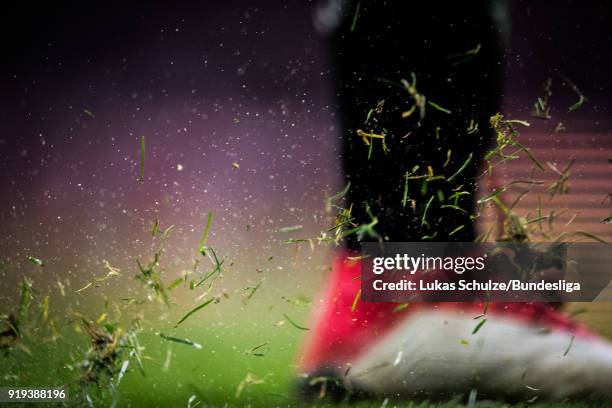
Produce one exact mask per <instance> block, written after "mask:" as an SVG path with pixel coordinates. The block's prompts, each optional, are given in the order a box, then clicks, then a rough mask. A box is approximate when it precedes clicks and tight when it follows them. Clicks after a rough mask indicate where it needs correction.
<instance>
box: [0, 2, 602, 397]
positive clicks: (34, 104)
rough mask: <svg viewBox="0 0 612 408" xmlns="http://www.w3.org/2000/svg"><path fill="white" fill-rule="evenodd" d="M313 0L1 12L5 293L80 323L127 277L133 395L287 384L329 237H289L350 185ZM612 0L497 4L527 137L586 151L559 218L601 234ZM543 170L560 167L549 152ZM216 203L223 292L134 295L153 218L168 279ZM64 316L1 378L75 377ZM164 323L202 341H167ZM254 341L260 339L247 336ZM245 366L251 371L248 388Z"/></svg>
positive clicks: (321, 221)
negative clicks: (313, 240) (312, 242)
mask: <svg viewBox="0 0 612 408" xmlns="http://www.w3.org/2000/svg"><path fill="white" fill-rule="evenodd" d="M317 6H320V3H313V2H308V1H284V2H283V1H269V2H256V1H233V0H232V1H227V2H224V3H223V4H222V5H220V4H217V3H215V4H213V3H211V2H199V3H198V2H184V3H180V4H171V3H167V2H127V3H126V2H123V3H119V2H116V3H113V2H110V3H108V2H105V3H104V4H97V3H96V4H84V3H76V2H59V3H53V4H51V3H40V4H35V3H23V4H20V5H17V6H16V5H13V8H11V9H8V8H6V9H5V10H4V12H3V24H2V27H0V31H1V39H0V41H1V42H2V54H3V57H2V64H0V83H1V89H2V92H1V93H0V191H2V196H1V198H0V225H1V226H2V234H1V235H0V277H1V279H2V280H1V283H0V302H1V303H2V304H3V305H5V306H3V307H2V310H1V311H2V312H3V313H5V312H6V313H8V312H10V310H12V309H14V308H15V307H16V306H13V305H17V304H18V302H19V299H18V297H19V290H18V287H19V282H20V281H21V278H22V276H24V275H25V276H28V277H29V278H30V279H31V280H32V281H33V283H34V288H35V289H36V291H37V292H38V294H39V295H40V296H39V298H42V296H44V295H48V296H49V304H50V309H49V310H50V314H52V315H53V316H56V319H57V320H58V321H64V322H67V323H66V324H68V325H71V324H72V325H73V323H72V321H71V318H70V316H72V315H73V314H74V313H80V314H83V315H86V316H88V317H90V318H92V319H94V320H95V319H97V318H99V316H101V314H102V313H109V314H111V311H110V309H112V308H111V307H109V304H112V303H113V302H121V299H123V300H124V303H126V304H127V305H126V304H124V305H123V306H122V309H121V310H122V311H123V312H122V313H132V314H134V315H138V316H140V317H141V318H142V319H143V320H144V321H146V322H147V323H148V325H149V326H148V327H149V329H146V330H145V332H144V333H143V335H142V340H141V343H142V344H143V345H145V347H146V349H145V352H144V354H145V355H146V356H147V360H146V361H145V368H146V371H147V373H146V374H147V377H143V376H142V375H141V374H140V373H138V372H137V371H136V370H135V369H134V370H133V369H132V368H130V370H129V372H128V374H129V375H127V376H126V378H125V380H124V382H123V383H122V385H121V388H120V391H121V395H122V398H123V399H124V402H125V401H129V402H131V403H132V404H133V405H134V406H153V405H155V404H161V405H163V403H164V401H165V402H166V403H170V402H172V401H177V400H180V401H187V399H188V398H189V396H190V395H197V396H198V398H200V399H202V400H203V401H208V402H212V403H222V402H224V401H227V400H230V401H234V402H235V403H239V402H245V401H247V402H249V403H253V404H258V403H259V404H264V405H265V404H267V403H269V401H274V402H277V403H279V404H280V403H281V402H282V401H283V399H284V398H285V399H286V398H288V395H289V392H290V391H289V385H290V384H291V382H292V375H293V373H294V370H295V361H296V360H295V355H296V352H297V349H298V345H299V342H300V339H301V338H302V336H303V334H304V331H303V330H300V329H298V328H296V327H294V326H292V325H291V324H289V323H288V322H287V319H286V318H285V315H286V316H290V317H291V318H292V320H294V321H295V322H297V323H298V324H300V325H304V326H307V325H308V319H309V314H310V311H311V309H312V306H313V303H314V304H315V305H316V303H317V291H318V289H319V288H320V286H321V284H322V282H323V281H324V277H325V275H326V272H327V271H328V265H329V261H330V258H331V256H332V252H333V248H332V247H329V246H323V245H316V246H315V248H314V250H312V249H311V248H310V246H309V245H308V244H307V243H306V244H287V243H285V242H284V241H285V240H287V239H289V238H310V237H314V236H316V235H318V234H319V232H320V231H321V230H323V229H325V228H326V227H328V226H329V225H330V223H331V222H332V220H330V218H329V215H327V214H326V213H325V200H326V198H327V197H329V196H331V195H333V194H335V193H336V192H337V191H339V190H340V189H341V188H342V186H343V182H342V174H341V163H340V161H339V159H338V151H339V140H340V138H341V137H343V135H341V134H339V131H338V129H339V124H338V123H337V119H336V106H335V105H336V99H335V93H336V90H335V88H334V85H335V84H334V80H333V78H334V76H333V73H334V67H333V66H332V64H331V62H330V61H331V58H330V53H331V52H332V51H331V49H330V46H329V38H328V37H327V36H326V35H324V34H320V33H319V32H317V30H316V29H315V24H313V13H314V9H315V8H316V7H317ZM611 12H612V5H610V4H609V3H608V2H604V1H586V2H585V1H582V2H577V1H568V0H564V1H555V2H552V1H550V2H548V1H547V2H521V1H519V2H512V4H511V7H510V8H509V9H508V13H509V14H507V15H505V16H500V18H501V19H500V21H504V22H505V25H504V26H503V27H502V28H503V30H504V35H505V38H506V41H507V46H506V47H507V48H506V52H505V54H504V57H503V64H504V72H505V80H504V82H505V90H504V94H503V101H504V104H503V111H504V113H505V114H507V115H508V116H510V117H512V118H520V119H526V120H529V122H531V124H532V126H531V127H529V128H528V129H527V130H524V131H523V132H522V134H521V140H522V141H523V143H524V144H526V145H528V146H529V147H531V148H532V149H533V153H534V154H535V155H536V156H538V157H539V158H540V160H541V161H543V162H550V163H551V164H553V165H554V166H557V167H559V168H563V167H565V165H566V164H568V163H569V162H570V161H571V159H572V158H575V164H574V165H573V167H572V170H571V173H572V179H571V181H570V191H569V193H568V194H566V195H563V196H558V197H555V200H551V201H548V200H544V202H543V207H544V208H545V210H546V211H550V210H555V211H556V212H558V213H559V223H560V225H561V226H563V225H564V224H565V223H567V222H568V221H570V220H572V222H571V224H570V225H569V226H568V228H573V229H580V230H584V231H589V232H591V233H594V234H597V235H598V236H600V237H602V238H605V239H607V240H609V239H611V238H612V231H611V230H610V226H609V225H608V224H606V223H603V222H602V220H603V219H605V218H606V217H609V216H610V201H609V197H608V195H609V193H610V191H612V190H611V189H612V185H611V183H610V166H611V165H610V163H609V159H610V158H611V157H612V151H611V148H612V130H611V129H612V127H611V125H612V118H611V116H610V114H611V112H610V107H611V106H612V105H611V101H610V91H611V90H612V89H611V87H612V83H611V81H612V79H610V74H609V73H610V72H611V69H612V55H611V53H610V46H609V45H610V43H611V41H612V31H611V30H610V28H609V21H608V18H609V16H610V15H612V14H611ZM547 78H552V80H553V84H554V86H555V87H554V88H553V95H552V97H551V99H550V113H551V116H552V119H550V120H541V119H536V118H530V114H531V113H532V111H533V105H534V102H535V101H536V100H537V98H538V97H539V96H542V95H543V84H544V83H545V82H546V80H547ZM563 78H571V81H572V82H573V83H574V84H575V85H576V86H577V87H578V88H579V90H580V92H581V93H582V94H584V95H585V96H586V98H587V99H588V100H587V101H586V102H585V103H584V105H583V106H582V107H580V109H577V110H575V111H573V112H568V109H567V108H568V106H571V105H572V104H574V103H575V102H576V100H577V94H576V92H574V91H573V90H572V89H570V87H568V86H565V87H562V86H561V85H560V84H561V83H562V82H564V79H563ZM475 86H477V84H475ZM492 113H494V112H492ZM141 136H144V137H145V139H146V149H145V152H146V159H145V171H144V175H145V177H144V180H143V181H142V182H139V181H137V178H138V176H139V171H140V167H139V166H140V138H141ZM530 167H531V165H530V163H529V162H528V161H526V160H516V161H513V162H511V164H509V165H507V166H505V167H503V168H501V169H500V170H499V172H498V177H499V178H500V180H502V181H501V182H503V180H516V179H522V178H526V177H527V175H528V174H529V171H530ZM544 177H550V179H549V180H547V184H548V182H554V175H553V174H552V173H551V174H550V175H549V176H544ZM482 188H483V190H485V191H486V190H487V189H490V188H491V187H490V186H487V185H484V186H483V187H482ZM543 188H544V189H545V187H543ZM542 191H544V190H542ZM519 193H520V191H518V190H516V191H514V190H513V191H510V192H509V193H508V195H507V200H508V201H512V200H513V198H514V197H516V196H517V195H518V194H519ZM543 194H545V193H543ZM536 198H537V195H528V196H526V197H525V198H524V199H523V200H521V201H520V202H519V204H518V207H517V208H518V209H519V213H521V214H528V213H531V214H532V215H533V213H534V211H535V208H536V206H537V203H536V202H535V201H534V200H536ZM209 212H212V213H213V221H212V226H211V230H210V235H209V236H208V239H207V245H210V246H212V247H213V248H214V249H215V251H216V253H217V254H218V255H219V256H220V257H223V258H224V259H225V261H224V267H223V278H222V279H220V280H219V281H218V283H216V286H215V287H214V289H213V292H211V293H212V294H213V295H215V296H219V297H220V299H221V301H220V302H219V303H218V304H214V305H211V306H210V307H209V308H206V309H204V310H202V311H201V312H200V313H198V314H195V315H194V316H193V317H191V318H190V319H189V320H188V321H186V322H185V324H184V325H181V327H180V328H178V329H174V328H173V325H174V323H175V322H176V320H177V319H178V318H180V317H181V316H182V315H184V314H185V312H187V311H188V310H190V309H191V308H192V307H194V306H196V305H197V304H199V303H201V301H202V297H201V296H202V295H207V293H204V291H192V290H189V289H188V288H183V287H178V288H177V289H176V290H175V291H173V292H172V305H171V306H170V307H169V308H167V307H165V306H163V305H159V304H156V303H155V302H147V303H144V304H139V303H137V302H135V303H130V301H129V300H130V299H141V298H143V297H144V295H143V293H145V291H144V290H143V288H142V287H141V286H139V285H138V284H137V283H136V282H135V281H134V279H133V277H134V276H135V275H136V274H137V273H138V268H137V264H136V259H140V260H142V261H143V262H147V261H148V260H150V259H151V257H152V256H153V254H154V252H155V251H156V250H157V248H158V247H159V244H160V239H159V237H153V236H152V234H151V229H152V228H153V225H154V224H155V222H156V220H158V221H159V226H160V228H161V229H166V228H168V227H169V226H171V225H173V226H174V228H173V229H172V232H171V233H170V234H169V236H168V238H167V240H166V243H165V250H164V253H163V254H162V258H161V261H160V264H161V266H162V268H163V280H164V281H165V282H167V283H170V282H173V281H175V280H176V279H177V278H181V277H183V276H184V275H185V274H186V273H190V271H192V268H193V262H194V259H195V258H196V256H197V251H196V250H197V247H198V244H199V242H200V239H201V237H202V233H203V230H204V227H205V225H206V222H207V214H208V213H209ZM575 214H577V215H575ZM574 216H575V217H574ZM491 217H492V215H491V214H490V215H488V216H487V217H485V219H484V223H483V229H484V228H486V226H487V222H491V219H492V218H491ZM572 217H574V218H573V219H572ZM28 257H35V258H37V259H40V260H41V261H42V262H43V264H44V266H42V267H41V266H40V265H36V264H35V263H33V262H32V261H31V260H28ZM105 261H106V262H108V264H109V265H111V266H112V267H114V268H118V269H119V270H120V276H116V277H113V278H112V279H107V280H104V281H102V282H96V279H97V278H101V277H104V276H106V275H107V273H108V270H107V267H106V266H105V265H106V264H105ZM92 282H93V283H94V284H93V285H91V286H89V287H87V288H86V289H83V290H80V289H81V288H84V287H86V286H87V285H88V284H89V283H92ZM255 286H257V288H258V289H257V290H256V292H255V293H254V294H253V295H252V296H251V297H249V296H248V294H250V293H251V289H252V288H253V287H255ZM126 299H127V300H126ZM572 307H574V308H578V307H580V308H584V307H586V308H587V309H588V310H589V312H588V313H585V314H582V315H580V318H581V319H584V320H586V321H588V322H589V323H590V324H591V325H593V326H594V327H595V328H596V329H597V330H599V331H600V332H603V333H604V334H606V335H608V336H612V331H611V330H612V329H610V325H609V321H610V320H609V317H610V311H612V308H610V306H609V305H608V304H604V303H594V304H588V305H579V306H572ZM5 308H6V310H5ZM112 313H115V312H114V311H113V312H112ZM68 331H69V333H68V334H64V333H63V334H62V337H60V338H59V339H56V340H54V341H47V342H43V344H38V345H36V346H34V345H30V347H31V350H30V353H29V354H28V353H19V352H14V353H11V354H10V356H9V357H6V358H5V357H2V358H3V359H5V361H4V362H3V364H2V367H1V368H0V382H1V383H2V385H17V384H18V385H24V384H30V385H34V384H38V385H43V384H44V385H52V384H62V383H64V382H66V381H68V380H69V379H70V378H72V377H73V376H74V372H73V370H74V368H71V364H68V362H69V361H70V362H73V363H74V362H75V361H78V360H79V359H80V358H82V355H83V354H84V353H85V352H86V350H87V348H88V343H87V341H86V338H85V337H84V336H83V334H82V333H78V331H75V330H68ZM158 332H164V333H168V334H173V335H177V336H180V337H188V338H190V339H192V340H194V341H197V342H198V343H200V344H202V346H203V348H202V349H201V350H199V349H195V348H193V347H185V346H184V345H180V344H172V343H167V342H163V341H162V340H160V338H159V337H158V336H157V333H158ZM260 344H265V346H264V347H263V348H264V349H265V353H264V354H265V355H263V356H254V355H252V353H249V350H251V349H252V348H253V347H256V346H258V345H260ZM41 356H45V361H46V362H47V363H48V364H40V361H41ZM168 361H169V362H168ZM5 362H6V364H5ZM248 373H252V378H256V380H251V381H250V382H249V381H247V382H246V383H248V384H247V385H246V386H244V387H243V388H244V390H243V391H240V392H238V390H239V389H240V384H242V383H244V380H245V378H247V377H248ZM236 401H238V402H236ZM147 404H148V405H147Z"/></svg>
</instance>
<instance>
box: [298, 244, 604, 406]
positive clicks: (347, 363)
mask: <svg viewBox="0 0 612 408" xmlns="http://www.w3.org/2000/svg"><path fill="white" fill-rule="evenodd" d="M359 277H360V262H352V261H350V260H349V259H348V255H346V254H344V255H343V256H340V257H339V258H338V259H337V260H336V261H335V263H334V268H333V272H332V275H331V276H330V277H329V280H328V286H327V288H326V289H325V293H324V296H323V300H322V302H321V304H320V305H319V307H318V310H317V311H316V316H315V322H314V323H313V324H312V325H311V327H312V329H311V334H310V338H309V339H308V341H307V344H306V347H305V348H304V353H303V355H302V357H301V360H300V370H301V373H302V374H304V378H305V380H304V381H303V386H302V391H303V392H305V393H311V394H319V393H320V392H321V391H322V387H326V392H327V393H328V394H330V393H334V392H336V393H337V392H339V391H340V393H341V394H344V393H345V392H346V391H348V392H349V393H351V392H352V393H354V394H355V395H359V394H365V395H391V396H400V395H401V396H421V397H424V398H425V397H427V398H431V397H440V396H448V395H454V394H464V393H466V392H469V391H470V390H472V389H476V390H477V391H478V393H479V395H488V396H489V397H496V398H500V397H501V398H509V399H516V398H525V399H531V398H533V397H535V396H537V397H539V398H541V399H548V400H560V399H564V398H571V397H579V396H580V397H582V396H586V397H592V398H606V399H608V400H612V345H610V344H609V343H608V342H606V341H604V340H602V339H601V338H599V337H597V336H595V335H593V334H591V333H590V332H589V331H587V330H586V329H585V328H584V327H582V326H581V325H580V324H578V323H577V322H574V321H572V320H570V319H568V318H567V317H565V316H564V315H563V314H562V313H561V312H559V311H558V310H557V308H556V307H555V306H551V305H548V304H543V303H500V302H497V303H490V304H489V305H488V307H487V313H486V316H485V318H486V319H487V321H486V324H483V325H482V326H481V328H480V329H479V330H478V331H477V332H476V333H475V334H472V333H473V332H474V329H475V327H476V325H477V324H478V323H479V320H475V319H474V318H475V317H476V316H478V315H480V314H482V313H483V308H484V305H483V304H482V303H469V302H466V303H450V302H449V303H410V304H408V305H405V304H404V305H402V306H399V307H398V304H397V303H378V302H377V303H374V302H371V303H370V302H361V300H358V302H357V303H356V306H355V307H353V304H354V302H355V297H356V295H357V293H358V292H359V289H360V279H359Z"/></svg>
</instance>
